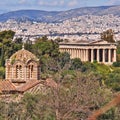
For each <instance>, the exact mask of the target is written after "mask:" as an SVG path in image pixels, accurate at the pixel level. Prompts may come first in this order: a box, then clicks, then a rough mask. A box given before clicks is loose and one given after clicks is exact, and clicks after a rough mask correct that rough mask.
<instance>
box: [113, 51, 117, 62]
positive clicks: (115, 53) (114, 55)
mask: <svg viewBox="0 0 120 120" xmlns="http://www.w3.org/2000/svg"><path fill="white" fill-rule="evenodd" d="M113 62H116V49H114V61H113Z"/></svg>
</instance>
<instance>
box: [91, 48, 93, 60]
mask: <svg viewBox="0 0 120 120" xmlns="http://www.w3.org/2000/svg"><path fill="white" fill-rule="evenodd" d="M91 62H93V49H91Z"/></svg>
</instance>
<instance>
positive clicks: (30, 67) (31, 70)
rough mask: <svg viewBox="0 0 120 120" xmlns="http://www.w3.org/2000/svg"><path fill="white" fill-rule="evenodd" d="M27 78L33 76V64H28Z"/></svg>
mask: <svg viewBox="0 0 120 120" xmlns="http://www.w3.org/2000/svg"><path fill="white" fill-rule="evenodd" d="M28 78H33V65H28Z"/></svg>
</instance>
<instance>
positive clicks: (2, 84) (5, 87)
mask: <svg viewBox="0 0 120 120" xmlns="http://www.w3.org/2000/svg"><path fill="white" fill-rule="evenodd" d="M0 91H1V92H12V91H16V88H15V86H14V84H12V82H10V81H9V80H3V81H0Z"/></svg>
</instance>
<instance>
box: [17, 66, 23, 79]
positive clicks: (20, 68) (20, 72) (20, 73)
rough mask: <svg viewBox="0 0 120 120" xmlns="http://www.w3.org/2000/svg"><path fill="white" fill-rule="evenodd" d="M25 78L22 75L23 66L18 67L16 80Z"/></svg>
mask: <svg viewBox="0 0 120 120" xmlns="http://www.w3.org/2000/svg"><path fill="white" fill-rule="evenodd" d="M22 77H23V75H22V66H21V65H16V78H18V79H21V78H22Z"/></svg>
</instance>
